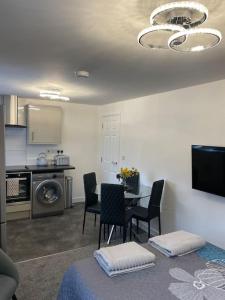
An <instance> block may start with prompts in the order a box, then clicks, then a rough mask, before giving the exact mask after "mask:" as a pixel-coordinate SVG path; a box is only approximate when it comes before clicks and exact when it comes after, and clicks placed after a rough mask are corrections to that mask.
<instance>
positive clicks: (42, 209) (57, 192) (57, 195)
mask: <svg viewBox="0 0 225 300" xmlns="http://www.w3.org/2000/svg"><path fill="white" fill-rule="evenodd" d="M32 194H33V198H32V217H33V218H38V217H45V216H52V215H58V214H62V213H63V212H64V206H65V197H64V173H62V172H57V173H39V174H33V176H32Z"/></svg>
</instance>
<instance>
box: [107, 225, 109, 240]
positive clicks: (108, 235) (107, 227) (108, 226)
mask: <svg viewBox="0 0 225 300" xmlns="http://www.w3.org/2000/svg"><path fill="white" fill-rule="evenodd" d="M107 230H108V231H107V233H108V237H109V224H108V226H107Z"/></svg>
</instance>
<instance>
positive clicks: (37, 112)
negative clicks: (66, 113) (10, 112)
mask: <svg viewBox="0 0 225 300" xmlns="http://www.w3.org/2000/svg"><path fill="white" fill-rule="evenodd" d="M27 127H28V130H27V135H28V136H27V143H28V144H48V145H50V144H60V143H61V129H62V128H61V127H62V109H61V108H60V107H57V106H45V105H27Z"/></svg>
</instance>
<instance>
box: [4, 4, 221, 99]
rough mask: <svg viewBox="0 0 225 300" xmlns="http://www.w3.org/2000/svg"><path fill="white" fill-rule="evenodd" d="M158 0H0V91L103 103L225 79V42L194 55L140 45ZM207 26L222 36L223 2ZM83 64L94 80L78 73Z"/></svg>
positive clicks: (212, 9)
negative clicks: (45, 92)
mask: <svg viewBox="0 0 225 300" xmlns="http://www.w3.org/2000/svg"><path fill="white" fill-rule="evenodd" d="M167 2H172V1H165V0H163V1H155V0H113V1H107V0H0V41H1V42H0V94H16V95H19V96H21V97H32V98H37V97H38V95H39V90H40V89H52V88H59V89H60V90H62V94H63V95H65V96H70V97H71V99H72V100H73V101H74V102H79V103H88V104H105V103H109V102H114V101H119V100H125V99H129V98H136V97H141V96H145V95H149V94H154V93H158V92H163V91H168V90H173V89H178V88H181V87H187V86H191V85H196V84H201V83H204V82H209V81H214V80H219V79H223V78H225V51H224V50H225V49H224V42H222V43H221V44H220V46H219V47H217V48H214V49H211V50H208V51H205V52H201V53H192V54H180V53H176V52H173V51H167V50H150V49H144V48H142V47H140V46H139V45H138V43H137V34H138V32H139V31H140V30H142V29H143V28H145V27H147V26H149V15H150V12H151V11H152V10H153V9H154V8H156V7H157V6H158V5H160V4H161V3H167ZM199 2H201V3H203V4H205V5H206V6H207V7H208V8H209V19H208V21H207V22H206V24H205V25H204V26H203V27H208V26H212V27H214V28H217V29H219V30H221V31H222V33H223V35H224V37H225V16H224V14H225V1H221V0H205V1H204V0H202V1H199ZM79 69H82V70H83V69H84V70H87V71H89V72H90V78H89V79H77V78H75V76H74V74H73V72H74V71H75V70H79Z"/></svg>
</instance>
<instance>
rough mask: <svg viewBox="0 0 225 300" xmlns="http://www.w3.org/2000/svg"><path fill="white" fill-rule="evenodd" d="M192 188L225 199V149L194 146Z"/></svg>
mask: <svg viewBox="0 0 225 300" xmlns="http://www.w3.org/2000/svg"><path fill="white" fill-rule="evenodd" d="M192 188H193V189H196V190H200V191H204V192H207V193H211V194H215V195H219V196H223V197H225V147H213V146H198V145H193V146H192Z"/></svg>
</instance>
